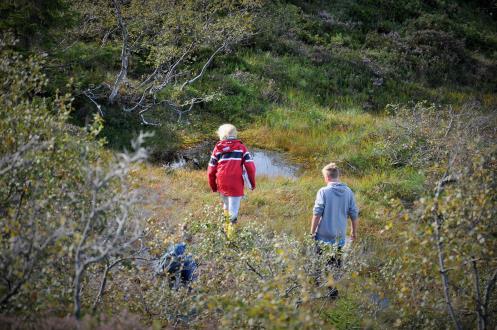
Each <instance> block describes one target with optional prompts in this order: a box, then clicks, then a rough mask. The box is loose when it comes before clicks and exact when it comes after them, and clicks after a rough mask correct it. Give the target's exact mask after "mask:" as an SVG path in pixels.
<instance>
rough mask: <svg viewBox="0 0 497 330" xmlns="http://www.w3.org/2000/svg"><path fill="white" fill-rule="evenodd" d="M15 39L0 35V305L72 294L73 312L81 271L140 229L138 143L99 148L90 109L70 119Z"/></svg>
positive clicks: (20, 305)
mask: <svg viewBox="0 0 497 330" xmlns="http://www.w3.org/2000/svg"><path fill="white" fill-rule="evenodd" d="M14 44H15V42H14V40H13V38H12V37H11V36H10V35H3V36H2V39H1V40H0V75H1V76H2V84H1V86H2V87H1V88H2V90H1V95H0V105H1V106H2V111H1V114H0V131H1V132H2V140H3V141H4V143H3V144H2V145H1V146H0V183H1V184H0V186H1V187H0V201H1V204H0V214H1V217H2V226H1V228H0V230H1V234H2V240H1V244H0V250H1V251H0V264H1V267H0V269H1V271H0V308H1V310H2V311H8V312H14V311H15V312H19V313H24V312H26V311H33V310H38V309H40V308H41V309H43V310H46V309H49V308H51V307H52V308H55V309H57V310H60V311H63V312H67V311H68V310H67V307H68V306H67V305H65V304H66V303H67V302H68V300H69V299H70V297H71V294H72V295H73V299H74V306H75V314H76V316H79V313H80V306H79V303H80V300H81V299H80V295H81V292H82V289H81V283H82V282H83V281H85V279H86V273H85V271H86V270H87V269H88V268H89V267H93V266H94V264H97V263H101V262H104V261H105V260H108V259H109V258H113V257H116V256H120V255H122V254H125V253H126V252H127V251H128V250H130V249H132V246H131V244H132V243H134V242H135V241H136V240H137V239H138V238H139V236H140V235H141V227H140V222H139V221H138V220H139V218H138V217H135V216H134V213H133V204H134V203H135V202H136V197H137V196H136V194H135V193H134V192H133V191H131V190H129V189H128V186H127V173H128V171H129V167H130V165H131V163H132V162H134V161H138V160H142V159H143V158H144V156H145V152H144V150H143V149H141V148H140V147H139V145H137V144H135V145H134V146H135V149H136V151H135V153H133V154H130V155H118V156H116V157H114V156H112V157H111V156H109V155H107V154H106V152H105V151H104V149H103V145H102V142H101V141H99V140H97V139H96V136H97V134H98V133H99V131H100V129H101V120H100V119H99V118H98V117H96V118H95V121H94V123H93V124H92V125H91V126H88V128H86V129H80V128H76V127H73V126H71V125H69V124H68V123H67V119H68V117H69V112H70V111H71V96H70V95H64V96H59V95H54V97H53V99H50V98H45V97H43V93H44V88H45V87H46V86H47V79H46V77H45V75H44V73H43V60H42V59H41V58H40V57H39V56H34V55H33V56H30V57H24V56H23V55H20V54H19V53H17V52H15V51H14V50H12V46H13V45H14ZM139 142H140V143H141V142H142V141H139Z"/></svg>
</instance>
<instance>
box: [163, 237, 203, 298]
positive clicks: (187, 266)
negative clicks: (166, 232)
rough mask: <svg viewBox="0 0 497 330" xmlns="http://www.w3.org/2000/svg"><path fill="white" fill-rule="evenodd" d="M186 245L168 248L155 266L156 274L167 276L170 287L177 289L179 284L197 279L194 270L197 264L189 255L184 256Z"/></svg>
mask: <svg viewBox="0 0 497 330" xmlns="http://www.w3.org/2000/svg"><path fill="white" fill-rule="evenodd" d="M185 251H186V243H184V242H182V243H178V244H173V245H171V246H169V248H168V249H167V251H166V252H165V253H164V254H163V255H162V257H161V258H160V259H159V261H158V262H157V264H156V266H155V272H156V273H157V274H166V275H169V279H170V281H171V286H172V287H175V288H178V287H179V285H180V284H183V285H185V284H187V283H189V282H192V281H194V280H195V279H196V278H197V274H196V273H195V270H196V269H197V263H196V262H195V260H193V257H192V256H191V255H185Z"/></svg>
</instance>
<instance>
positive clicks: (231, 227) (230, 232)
mask: <svg viewBox="0 0 497 330" xmlns="http://www.w3.org/2000/svg"><path fill="white" fill-rule="evenodd" d="M235 226H236V225H235V224H233V223H231V222H228V224H227V226H226V238H227V239H228V241H233V240H234V239H235V238H236V227H235Z"/></svg>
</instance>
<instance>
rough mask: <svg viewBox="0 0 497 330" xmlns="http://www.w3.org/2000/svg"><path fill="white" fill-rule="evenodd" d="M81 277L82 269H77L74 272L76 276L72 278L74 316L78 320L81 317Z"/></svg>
mask: <svg viewBox="0 0 497 330" xmlns="http://www.w3.org/2000/svg"><path fill="white" fill-rule="evenodd" d="M82 275H83V269H78V270H77V271H76V276H75V277H74V294H73V300H74V316H75V317H76V318H77V319H79V318H80V317H81V276H82Z"/></svg>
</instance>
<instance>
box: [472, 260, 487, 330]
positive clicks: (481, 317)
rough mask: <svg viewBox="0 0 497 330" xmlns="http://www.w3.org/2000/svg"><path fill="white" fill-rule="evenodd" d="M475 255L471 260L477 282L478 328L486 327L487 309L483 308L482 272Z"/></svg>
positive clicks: (481, 329)
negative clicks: (479, 270) (479, 269)
mask: <svg viewBox="0 0 497 330" xmlns="http://www.w3.org/2000/svg"><path fill="white" fill-rule="evenodd" d="M474 259H475V258H474V257H473V261H472V262H471V266H472V268H473V275H474V280H475V281H474V282H475V295H476V304H475V312H476V316H477V318H478V330H484V329H485V311H484V310H483V303H482V301H481V290H480V273H479V272H478V266H477V265H476V260H474Z"/></svg>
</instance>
